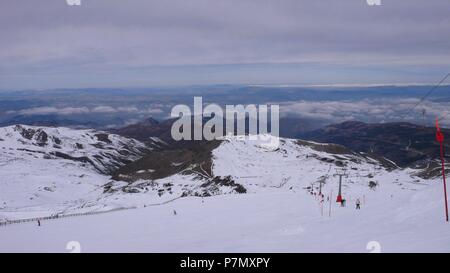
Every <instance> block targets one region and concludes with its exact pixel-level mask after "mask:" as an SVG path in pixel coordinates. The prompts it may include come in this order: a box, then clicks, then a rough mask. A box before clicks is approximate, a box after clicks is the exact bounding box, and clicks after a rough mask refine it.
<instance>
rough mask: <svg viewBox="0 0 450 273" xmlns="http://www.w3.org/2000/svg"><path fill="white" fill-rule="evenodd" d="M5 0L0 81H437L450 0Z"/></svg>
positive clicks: (42, 84) (448, 51)
mask: <svg viewBox="0 0 450 273" xmlns="http://www.w3.org/2000/svg"><path fill="white" fill-rule="evenodd" d="M81 1H82V5H81V6H68V5H67V4H66V1H65V0H40V1H36V0H0V89H24V88H32V89H34V88H38V89H42V88H56V87H124V86H150V85H184V84H215V83H245V84H335V83H336V84H337V83H340V84H351V83H363V84H368V83H371V84H372V83H377V84H380V83H432V82H436V81H439V79H440V78H442V77H443V76H444V75H445V74H446V73H447V72H450V1H449V0H382V5H381V6H369V5H367V3H366V0H126V1H125V0H81Z"/></svg>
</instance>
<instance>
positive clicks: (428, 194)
mask: <svg viewBox="0 0 450 273" xmlns="http://www.w3.org/2000/svg"><path fill="white" fill-rule="evenodd" d="M439 186H440V185H437V184H436V185H432V186H430V187H428V188H427V189H425V190H423V191H421V192H413V193H412V194H411V192H406V191H405V192H403V193H402V192H400V193H398V194H396V195H394V196H393V197H392V198H391V199H389V200H386V199H385V198H384V196H383V195H380V194H378V193H377V192H372V193H370V194H368V195H367V196H366V201H365V204H364V205H363V207H362V209H361V210H360V211H357V210H355V209H354V207H353V204H351V202H349V204H348V206H347V207H345V208H341V207H339V206H337V205H336V204H335V203H334V202H332V203H331V207H332V209H331V217H330V216H329V214H328V212H329V211H328V208H326V209H324V210H325V211H324V212H325V213H324V215H323V216H322V215H321V210H320V206H319V203H318V202H317V200H316V199H315V198H314V197H312V196H311V195H310V194H308V193H305V192H301V193H293V192H265V193H259V194H242V195H219V196H214V197H209V198H204V199H202V198H196V197H186V198H182V199H178V200H176V201H174V202H171V203H168V204H165V205H161V206H153V207H147V208H141V209H136V210H127V211H119V212H111V213H107V214H101V215H95V216H85V217H74V218H64V219H59V220H50V221H44V222H42V225H41V226H40V227H38V226H37V225H36V223H29V224H20V225H11V226H6V227H3V228H0V241H1V244H0V252H29V251H31V252H69V250H67V249H66V246H67V244H68V243H69V242H71V241H76V242H78V243H79V244H80V246H81V249H80V250H81V252H370V251H372V250H373V249H371V250H368V249H367V246H368V244H369V242H373V241H375V242H376V243H375V245H379V247H380V248H379V249H378V250H379V251H381V252H449V251H450V226H449V224H446V223H444V221H443V208H442V202H441V200H442V198H441V197H442V196H441V189H440V187H439ZM325 205H326V206H325V207H328V206H329V204H328V203H326V204H325ZM173 210H176V212H177V214H176V215H174V214H173ZM372 244H373V243H372Z"/></svg>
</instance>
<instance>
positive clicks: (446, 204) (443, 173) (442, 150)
mask: <svg viewBox="0 0 450 273" xmlns="http://www.w3.org/2000/svg"><path fill="white" fill-rule="evenodd" d="M440 144H441V164H442V179H443V181H444V195H445V198H444V199H445V219H446V221H447V222H448V201H447V185H446V184H447V183H446V182H445V168H444V146H443V143H442V142H440Z"/></svg>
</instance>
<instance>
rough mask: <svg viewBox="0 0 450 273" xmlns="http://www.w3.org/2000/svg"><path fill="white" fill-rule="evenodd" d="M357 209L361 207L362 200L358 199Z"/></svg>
mask: <svg viewBox="0 0 450 273" xmlns="http://www.w3.org/2000/svg"><path fill="white" fill-rule="evenodd" d="M356 209H361V201H360V200H359V198H358V199H356Z"/></svg>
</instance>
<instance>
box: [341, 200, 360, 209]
mask: <svg viewBox="0 0 450 273" xmlns="http://www.w3.org/2000/svg"><path fill="white" fill-rule="evenodd" d="M346 201H347V200H345V199H344V198H342V199H341V207H345V204H346ZM355 205H356V209H361V200H359V198H356V201H355Z"/></svg>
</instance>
